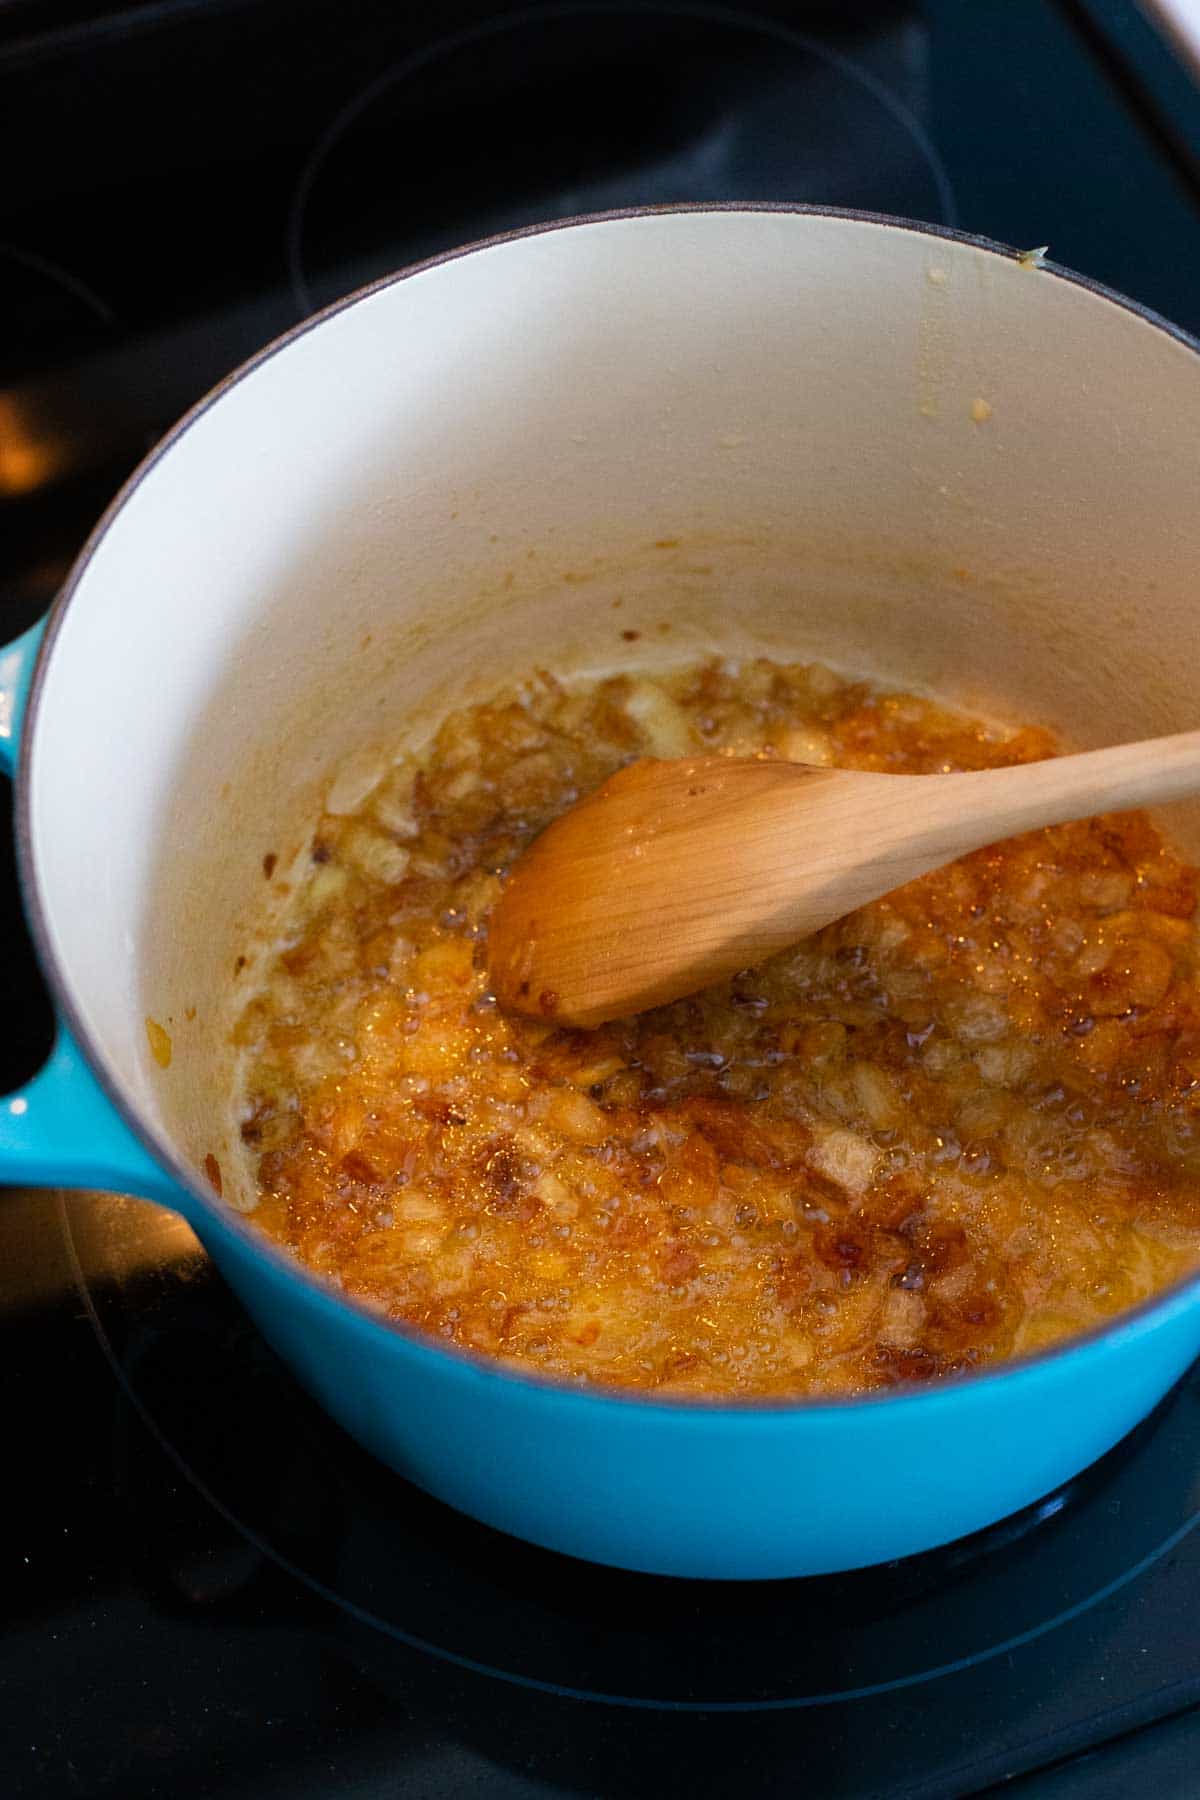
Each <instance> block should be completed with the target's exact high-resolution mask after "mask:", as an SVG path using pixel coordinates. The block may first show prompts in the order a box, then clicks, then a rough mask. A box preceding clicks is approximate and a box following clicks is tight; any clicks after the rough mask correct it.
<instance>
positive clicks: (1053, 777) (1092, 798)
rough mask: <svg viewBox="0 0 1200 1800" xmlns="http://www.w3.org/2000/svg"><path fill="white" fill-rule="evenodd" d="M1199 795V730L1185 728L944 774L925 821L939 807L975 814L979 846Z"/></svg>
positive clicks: (952, 813) (949, 813)
mask: <svg viewBox="0 0 1200 1800" xmlns="http://www.w3.org/2000/svg"><path fill="white" fill-rule="evenodd" d="M939 788H940V789H942V790H943V792H942V793H941V794H940V795H939V794H938V793H937V790H938V789H939ZM1196 793H1200V731H1181V732H1178V733H1176V734H1175V735H1174V736H1172V737H1161V738H1148V739H1146V740H1145V742H1143V743H1140V744H1118V745H1115V746H1113V747H1112V748H1111V749H1107V750H1085V751H1083V752H1081V753H1079V754H1077V755H1074V756H1057V757H1053V758H1051V760H1050V761H1048V762H1037V763H1024V764H1022V765H1020V766H1019V767H1016V768H1012V769H1003V770H991V769H990V770H987V771H985V772H982V773H971V774H966V775H952V776H948V777H945V778H943V779H942V780H941V781H937V782H935V783H932V784H931V785H930V789H929V793H928V799H929V803H930V812H929V813H927V814H926V820H927V822H928V823H929V824H933V823H934V819H933V818H932V817H931V816H930V814H932V813H935V812H936V813H937V814H944V817H945V819H946V820H947V822H948V821H949V820H950V819H951V818H953V819H955V820H957V821H958V824H959V826H960V828H961V827H962V825H963V823H964V820H965V819H966V818H968V817H970V820H971V825H970V830H971V834H972V836H973V837H974V841H975V844H976V846H979V845H983V844H990V843H994V842H996V841H997V840H998V839H1000V838H1006V837H1014V836H1016V835H1017V833H1018V832H1022V831H1035V830H1037V828H1038V827H1039V826H1042V825H1062V824H1065V823H1066V822H1067V821H1068V820H1069V819H1086V818H1089V817H1090V816H1091V815H1092V814H1093V813H1105V812H1126V811H1128V810H1129V809H1130V808H1131V807H1135V806H1160V805H1163V804H1165V803H1166V802H1167V801H1169V800H1182V799H1185V798H1186V797H1187V796H1188V795H1190V794H1196ZM967 808H971V809H972V811H971V812H970V813H968V811H967V810H966V809H967ZM964 847H965V846H964Z"/></svg>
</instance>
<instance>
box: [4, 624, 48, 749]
mask: <svg viewBox="0 0 1200 1800" xmlns="http://www.w3.org/2000/svg"><path fill="white" fill-rule="evenodd" d="M45 629H46V621H45V619H39V620H38V622H37V624H36V625H31V626H30V627H29V630H28V631H26V632H23V633H22V635H21V636H20V637H19V638H14V639H13V641H12V643H11V644H6V645H5V646H4V647H3V649H0V769H2V770H4V772H5V773H6V774H9V775H12V774H14V773H15V772H16V766H17V749H18V746H19V744H20V741H21V718H22V715H23V714H24V711H25V701H26V699H27V698H28V695H29V684H30V682H31V681H32V679H33V665H34V663H35V662H36V661H37V653H38V645H39V644H40V643H41V641H42V633H43V631H45Z"/></svg>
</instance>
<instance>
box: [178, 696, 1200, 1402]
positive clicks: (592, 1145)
mask: <svg viewBox="0 0 1200 1800" xmlns="http://www.w3.org/2000/svg"><path fill="white" fill-rule="evenodd" d="M714 749H718V750H719V749H727V750H730V751H732V752H734V753H737V754H741V755H745V754H749V753H754V752H758V751H762V750H766V751H767V752H768V753H770V754H775V755H779V756H784V757H789V758H792V759H795V760H798V761H806V762H813V763H824V764H831V763H832V764H837V765H841V766H846V767H854V768H862V769H878V770H891V771H896V772H909V773H928V774H936V773H937V772H939V771H947V770H950V769H957V768H986V767H997V766H1000V765H1003V764H1006V763H1013V762H1022V761H1029V760H1033V759H1035V758H1038V757H1042V756H1046V755H1049V754H1052V753H1053V750H1054V745H1053V742H1052V740H1051V739H1050V738H1049V736H1048V735H1047V734H1046V733H1044V732H1041V731H1039V730H1036V729H1030V730H1023V731H1019V732H1015V733H1014V732H1005V731H1002V730H999V729H997V728H995V727H992V726H987V725H984V724H981V723H979V722H977V721H974V720H970V719H966V718H963V717H962V716H961V715H956V714H954V713H951V712H949V711H947V710H945V709H943V708H941V707H940V706H936V705H933V704H931V703H930V702H928V701H926V700H923V699H920V698H917V697H915V696H912V695H904V694H892V693H886V692H883V691H881V690H878V689H875V688H872V687H870V686H868V685H867V684H866V683H862V682H853V681H846V680H843V679H842V678H840V677H838V676H835V675H833V674H832V673H830V672H829V671H828V670H825V669H823V668H821V667H819V666H816V665H807V666H805V665H791V666H783V665H776V664H772V663H768V662H765V661H761V660H760V661H756V662H750V663H745V664H742V665H740V666H738V665H733V664H730V663H719V662H711V663H708V664H705V665H703V666H702V667H698V668H693V669H689V670H685V671H682V672H677V673H675V674H672V675H670V676H669V677H662V676H659V677H657V678H655V679H653V680H651V679H649V678H646V677H643V676H635V675H620V676H616V677H612V678H610V679H608V680H605V681H601V682H598V683H595V682H593V683H590V684H581V683H574V682H572V683H569V684H567V683H560V682H559V681H557V680H555V679H554V678H552V677H549V676H546V675H542V674H539V675H537V676H534V677H531V679H530V680H529V682H528V683H527V684H526V685H525V686H524V687H523V688H522V689H520V690H519V691H514V692H512V693H509V694H506V695H502V696H499V697H498V698H497V699H496V700H495V701H494V702H492V703H490V704H488V705H485V706H478V707H474V708H472V709H470V710H468V711H465V712H461V713H458V714H456V715H454V716H453V717H451V718H449V719H448V720H446V722H445V723H444V725H443V726H442V728H441V730H440V732H439V733H438V735H437V737H436V739H435V741H434V743H433V744H432V745H431V747H430V749H429V750H428V752H426V753H424V754H423V755H422V756H420V757H419V758H414V757H411V756H403V755H402V756H401V757H400V758H399V760H397V761H396V762H395V763H393V764H391V765H389V767H388V768H387V769H386V771H381V770H379V769H371V768H366V767H364V768H361V769H357V768H356V769H347V770H344V771H342V773H341V774H340V775H339V776H338V777H337V778H336V779H335V781H334V783H333V785H332V788H331V791H330V794H329V796H328V797H327V803H326V811H325V813H324V815H323V816H322V818H321V819H320V820H319V821H318V823H317V825H316V829H315V833H314V836H313V840H312V843H311V845H309V846H307V847H306V850H305V851H304V853H303V854H302V857H301V859H300V861H299V863H298V864H297V865H295V866H294V867H292V866H289V867H288V868H287V869H286V870H283V871H282V872H279V871H278V870H277V865H276V862H275V860H273V859H272V858H271V857H270V856H268V858H267V859H266V861H265V863H264V873H266V874H267V877H268V880H269V881H272V882H275V881H278V880H281V879H284V880H286V882H287V884H288V887H289V895H288V899H287V902H286V906H287V911H286V919H285V927H284V933H283V936H282V937H281V938H280V939H279V940H278V941H277V944H276V947H275V950H274V952H273V953H272V955H271V956H270V957H269V958H268V959H267V962H266V964H265V966H260V967H258V968H255V967H254V966H252V967H251V968H250V970H249V971H248V972H246V973H245V974H244V975H243V976H242V979H243V980H245V981H246V982H247V983H249V982H250V981H252V980H253V979H254V977H255V976H256V975H257V976H258V977H259V978H260V979H261V981H262V983H263V985H262V986H261V988H260V989H259V990H258V991H257V992H255V993H254V994H253V996H252V997H250V998H249V999H248V1004H247V1006H246V1008H245V1011H244V1013H243V1015H242V1018H241V1021H240V1023H239V1026H238V1037H239V1041H240V1043H241V1045H242V1046H243V1059H242V1084H243V1088H242V1092H241V1093H240V1094H239V1095H238V1107H239V1122H240V1130H241V1136H242V1139H243V1141H244V1143H245V1145H246V1147H247V1151H248V1166H249V1169H250V1173H251V1186H252V1192H251V1196H250V1197H251V1198H252V1199H256V1201H257V1204H256V1210H255V1217H256V1219H257V1220H258V1222H259V1223H260V1224H261V1225H262V1226H263V1228H264V1229H266V1230H267V1231H269V1232H270V1233H271V1234H272V1235H273V1236H275V1237H276V1238H278V1239H279V1240H280V1241H282V1242H283V1243H284V1244H286V1245H288V1246H289V1247H290V1248H291V1249H292V1250H293V1251H295V1253H296V1254H298V1255H299V1256H300V1257H301V1258H302V1259H303V1260H304V1261H306V1262H308V1263H309V1264H310V1265H312V1266H313V1267H314V1268H316V1269H318V1270H320V1271H321V1272H323V1273H324V1274H326V1275H327V1276H330V1277H332V1278H334V1279H335V1280H337V1281H339V1282H340V1283H342V1284H344V1286H345V1287H346V1289H347V1290H349V1291H350V1292H352V1293H354V1294H355V1295H357V1296H358V1297H360V1298H362V1299H365V1300H367V1301H368V1302H370V1303H372V1304H374V1305H377V1306H378V1307H379V1308H380V1309H381V1310H383V1311H384V1312H385V1313H387V1314H389V1315H390V1316H392V1317H395V1318H398V1319H404V1320H406V1321H407V1322H409V1323H411V1324H415V1325H417V1326H419V1327H421V1328H422V1329H424V1330H426V1331H428V1332H430V1333H431V1334H432V1335H434V1336H436V1337H442V1338H445V1339H449V1340H451V1341H453V1342H454V1343H457V1344H460V1345H463V1346H465V1347H469V1348H472V1349H475V1350H480V1351H483V1352H485V1353H489V1354H492V1355H495V1356H498V1357H501V1358H503V1359H505V1360H508V1361H511V1362H514V1363H517V1364H524V1365H527V1366H531V1367H533V1368H536V1369H538V1370H539V1371H541V1372H543V1373H546V1374H552V1375H556V1376H560V1377H566V1378H567V1379H573V1380H578V1381H584V1382H601V1383H608V1384H616V1385H620V1386H625V1387H636V1388H642V1389H659V1390H663V1391H667V1392H671V1393H676V1394H695V1395H726V1396H738V1395H744V1396H752V1395H768V1396H775V1397H785V1396H789V1395H797V1396H800V1395H805V1394H815V1395H820V1394H826V1395H837V1394H844V1393H847V1392H857V1391H863V1390H867V1389H872V1388H880V1387H886V1386H891V1385H895V1384H897V1383H907V1382H913V1381H924V1380H929V1379H933V1378H936V1377H938V1376H941V1375H944V1374H946V1373H950V1372H953V1371H955V1370H959V1369H962V1368H966V1367H971V1366H974V1365H977V1364H980V1363H983V1362H986V1361H989V1360H992V1359H994V1358H997V1357H1004V1356H1009V1355H1020V1354H1022V1353H1027V1352H1029V1351H1032V1350H1035V1349H1038V1348H1041V1347H1042V1346H1044V1345H1046V1344H1049V1343H1053V1342H1054V1341H1056V1340H1058V1339H1060V1338H1062V1337H1064V1336H1067V1335H1070V1334H1072V1333H1074V1332H1078V1331H1080V1330H1083V1329H1086V1328H1087V1327H1088V1326H1090V1325H1093V1324H1095V1323H1097V1322H1098V1321H1100V1320H1102V1319H1103V1318H1104V1317H1106V1316H1107V1315H1109V1314H1111V1313H1113V1312H1116V1311H1118V1310H1120V1309H1121V1308H1123V1307H1127V1306H1129V1305H1132V1304H1134V1303H1136V1302H1137V1301H1138V1300H1141V1299H1143V1298H1145V1297H1146V1296H1147V1295H1149V1294H1151V1293H1153V1292H1154V1291H1155V1290H1156V1289H1157V1288H1160V1287H1162V1286H1164V1285H1166V1284H1167V1283H1169V1282H1170V1281H1172V1280H1173V1279H1175V1278H1177V1277H1178V1276H1180V1275H1181V1274H1183V1273H1185V1272H1187V1271H1188V1270H1190V1269H1192V1268H1194V1267H1195V1266H1196V1264H1197V1262H1198V1261H1200V1207H1198V1206H1197V1203H1196V1199H1195V1181H1194V1172H1195V1169H1196V1165H1197V1158H1198V1156H1200V1137H1198V1136H1197V1122H1196V1121H1197V1111H1196V1109H1197V1105H1198V1104H1200V1102H1198V1100H1197V1095H1198V1094H1200V1086H1198V1083H1200V989H1198V987H1197V979H1196V956H1195V943H1194V932H1193V926H1192V915H1193V912H1194V909H1195V901H1196V886H1195V876H1194V874H1193V872H1192V871H1191V870H1189V869H1188V868H1186V867H1185V866H1184V865H1183V864H1182V863H1181V862H1180V861H1179V860H1178V858H1177V857H1176V856H1174V855H1173V854H1172V852H1171V851H1170V849H1169V848H1167V847H1166V846H1164V844H1163V843H1162V841H1161V839H1160V838H1159V836H1158V834H1157V833H1156V832H1155V830H1154V829H1153V828H1152V827H1151V826H1150V825H1149V824H1148V823H1147V822H1146V820H1145V819H1144V818H1142V817H1141V816H1139V815H1126V816H1123V817H1121V818H1108V819H1102V820H1093V821H1087V822H1084V823H1081V824H1075V825H1068V826H1062V827H1057V828H1055V829H1053V830H1050V831H1043V832H1038V833H1034V834H1030V835H1029V836H1027V837H1025V838H1021V839H1017V840H1014V841H1012V842H1010V843H1006V844H1003V845H1000V846H996V847H993V848H991V849H989V850H986V851H982V852H980V853H978V854H977V855H975V856H972V857H969V858H967V859H965V860H964V861H962V862H960V863H958V864H955V865H954V866H953V867H951V868H950V869H947V870H944V871H941V872H940V873H938V874H935V875H933V876H929V877H926V878H925V879H923V880H921V881H919V882H915V883H913V884H912V885H911V886H909V887H908V888H905V889H903V890H901V891H900V892H898V893H896V894H893V895H891V896H889V897H888V898H887V899H885V900H883V901H880V902H878V903H876V904H875V905H872V906H870V907H868V908H865V909H864V910H863V911H861V912H859V913H857V914H854V915H852V916H851V917H850V918H848V919H845V920H842V921H840V922H839V923H838V924H836V925H834V926H831V927H830V928H828V929H827V930H826V931H823V932H822V933H820V934H819V935H818V936H817V937H815V938H813V939H811V940H809V941H808V942H806V943H805V944H802V945H800V946H799V947H798V948H796V949H795V950H792V951H789V952H787V953H785V954H784V955H781V956H779V957H776V958H774V959H773V960H772V961H771V962H770V963H768V964H766V965H764V967H762V968H760V969H758V970H754V971H746V972H744V973H742V974H741V975H739V976H738V977H736V978H735V979H734V980H733V981H732V982H730V983H727V984H725V985H724V986H721V987H718V988H715V989H712V990H710V991H708V992H707V993H705V994H702V995H700V996H698V997H696V998H694V999H691V1000H687V1001H681V1002H678V1003H676V1004H675V1005H673V1006H670V1007H665V1008H661V1009H659V1010H658V1011H655V1012H652V1013H648V1014H645V1015H642V1016H640V1017H638V1018H634V1019H628V1020H622V1021H617V1022H615V1023H614V1024H612V1025H608V1026H604V1027H602V1028H600V1029H598V1030H596V1031H587V1032H585V1031H578V1030H571V1029H569V1028H564V1027H556V1026H555V1025H554V1023H553V1021H551V1020H545V1021H533V1020H524V1019H517V1018H512V1017H505V1016H503V1015H502V1014H501V1012H500V1011H499V1009H498V1008H497V1007H496V1005H495V1002H494V1000H493V999H492V997H491V996H490V995H489V994H488V992H487V989H486V975H485V960H486V959H485V949H486V929H487V916H488V912H489V909H490V907H491V905H492V904H493V902H494V900H495V897H496V895H497V894H498V892H499V891H500V885H501V882H502V880H503V876H504V871H505V870H506V869H507V867H508V866H509V865H510V864H511V862H512V861H513V859H514V857H515V856H516V855H517V854H518V853H519V851H520V850H521V849H522V848H523V846H524V845H525V844H526V843H527V842H528V841H529V839H530V838H531V837H532V836H533V835H534V834H535V833H536V832H537V831H538V830H539V829H541V828H542V827H543V826H544V825H545V824H546V823H547V822H548V821H549V820H550V819H551V818H553V817H554V816H555V815H556V814H557V813H559V812H561V811H562V810H563V808H564V807H565V806H567V805H569V804H570V803H571V801H572V800H573V799H574V798H576V797H577V796H578V795H579V794H581V793H584V792H586V791H588V790H589V789H590V788H591V787H593V786H595V785H596V783H598V782H599V781H600V780H601V779H602V778H603V777H604V776H605V775H607V774H609V773H610V772H611V771H612V770H613V769H615V768H616V767H619V766H620V765H621V764H622V763H625V762H628V761H630V760H632V759H633V758H635V757H637V756H639V755H647V754H652V755H658V756H673V755H684V754H687V753H688V752H689V751H696V750H710V751H711V750H714ZM210 1160H211V1159H210ZM210 1175H214V1176H215V1177H216V1178H217V1179H218V1180H221V1181H223V1182H224V1183H225V1185H227V1186H228V1187H229V1188H230V1191H231V1192H234V1183H235V1181H236V1180H237V1172H236V1171H231V1170H226V1171H224V1172H223V1173H222V1172H221V1171H219V1170H217V1169H216V1166H215V1164H214V1165H212V1167H211V1168H210Z"/></svg>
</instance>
